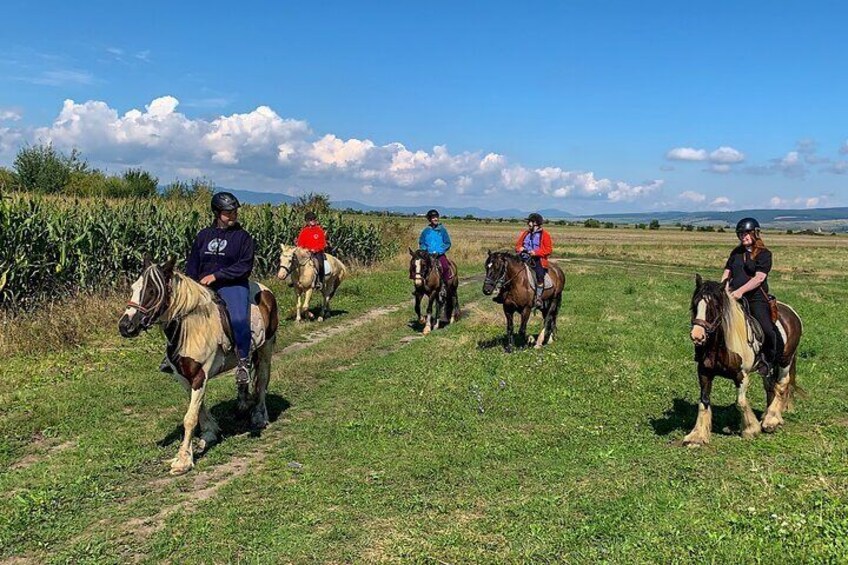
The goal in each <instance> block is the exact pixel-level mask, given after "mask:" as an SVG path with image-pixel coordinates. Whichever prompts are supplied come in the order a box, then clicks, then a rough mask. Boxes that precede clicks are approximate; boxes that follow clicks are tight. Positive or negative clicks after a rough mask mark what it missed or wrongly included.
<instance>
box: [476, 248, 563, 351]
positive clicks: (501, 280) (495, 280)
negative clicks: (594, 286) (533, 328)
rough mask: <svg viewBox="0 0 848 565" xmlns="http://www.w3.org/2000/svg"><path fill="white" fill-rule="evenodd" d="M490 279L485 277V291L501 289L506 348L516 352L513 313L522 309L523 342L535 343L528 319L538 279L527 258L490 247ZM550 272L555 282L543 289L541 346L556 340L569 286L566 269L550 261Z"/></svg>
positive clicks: (520, 331)
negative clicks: (565, 290) (529, 334)
mask: <svg viewBox="0 0 848 565" xmlns="http://www.w3.org/2000/svg"><path fill="white" fill-rule="evenodd" d="M485 267H486V280H485V281H483V294H485V295H486V296H489V295H490V294H492V293H493V292H494V291H495V290H499V292H498V295H497V296H496V297H495V298H494V300H495V302H500V303H501V304H503V312H504V316H505V317H506V350H507V352H512V347H513V344H512V337H513V324H514V321H513V317H514V316H515V313H516V312H518V313H519V314H520V315H521V326H520V327H519V329H518V339H519V343H521V344H522V345H523V344H524V343H525V342H527V343H532V342H533V339H532V338H530V339H529V340H528V338H527V320H528V319H529V318H530V313H531V312H532V311H533V304H534V302H535V299H536V295H535V287H536V280H535V277H534V275H532V274H531V272H530V270H529V269H528V268H527V266H526V265H525V264H524V262H523V261H522V260H521V259H520V258H519V257H518V255H513V254H512V253H504V252H496V253H492V252H491V251H489V255H488V257H486V265H485ZM548 274H549V275H550V277H551V282H552V283H553V286H552V287H551V288H547V289H545V290H544V291H543V292H542V331H541V332H539V336H538V337H537V338H536V340H535V348H536V349H541V347H542V345H544V344H545V339H547V340H548V341H547V342H548V343H551V342H553V340H554V335H555V334H556V331H557V315H558V314H559V308H560V305H561V304H562V291H563V288H565V273H563V272H562V269H561V268H560V267H559V266H558V265H555V264H554V263H553V262H551V263H550V267H549V268H548Z"/></svg>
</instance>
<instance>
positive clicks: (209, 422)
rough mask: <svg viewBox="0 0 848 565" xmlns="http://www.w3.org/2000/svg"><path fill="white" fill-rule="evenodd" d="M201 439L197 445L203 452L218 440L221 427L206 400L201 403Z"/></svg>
mask: <svg viewBox="0 0 848 565" xmlns="http://www.w3.org/2000/svg"><path fill="white" fill-rule="evenodd" d="M199 417H200V441H199V443H198V446H197V450H198V453H203V452H204V451H206V450H207V449H209V447H210V446H211V445H213V444H214V443H215V442H217V441H218V434H219V433H220V432H221V428H220V427H219V426H218V421H217V420H216V419H215V417H214V416H213V415H212V413H211V412H210V411H209V406H208V404H207V403H206V401H205V400H204V402H203V404H201V405H200V414H199Z"/></svg>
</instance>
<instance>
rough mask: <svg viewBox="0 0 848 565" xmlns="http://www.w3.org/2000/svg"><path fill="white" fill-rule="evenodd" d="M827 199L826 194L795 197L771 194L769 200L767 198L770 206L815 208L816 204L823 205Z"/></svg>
mask: <svg viewBox="0 0 848 565" xmlns="http://www.w3.org/2000/svg"><path fill="white" fill-rule="evenodd" d="M827 200H828V197H827V196H826V195H821V196H799V197H796V198H781V197H779V196H773V197H772V198H771V200H769V205H770V206H771V207H772V208H789V207H803V208H815V207H817V206H821V205H824V204H825V203H826V202H827Z"/></svg>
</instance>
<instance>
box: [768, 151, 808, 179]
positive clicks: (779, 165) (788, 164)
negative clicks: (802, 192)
mask: <svg viewBox="0 0 848 565" xmlns="http://www.w3.org/2000/svg"><path fill="white" fill-rule="evenodd" d="M772 168H773V169H774V170H776V171H778V172H780V173H783V174H784V175H786V176H787V177H792V178H800V177H803V176H805V175H806V174H807V167H806V166H805V164H804V161H803V160H802V159H801V154H800V153H799V152H798V151H790V152H789V153H787V154H786V155H784V156H783V157H781V158H779V159H772Z"/></svg>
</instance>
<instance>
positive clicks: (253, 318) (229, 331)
mask: <svg viewBox="0 0 848 565" xmlns="http://www.w3.org/2000/svg"><path fill="white" fill-rule="evenodd" d="M250 296H251V304H250V351H251V353H252V352H254V351H256V350H257V349H259V348H260V347H262V345H263V344H264V343H265V319H264V318H263V317H262V313H261V312H260V311H259V305H258V304H256V302H255V297H256V296H259V288H258V286H257V285H256V283H255V282H253V281H251V282H250ZM215 304H216V305H217V306H218V314H219V315H220V316H221V325H222V326H223V328H224V336H225V337H226V338H227V340H228V341H229V344H224V343H222V344H221V345H222V346H225V345H229V347H227V348H225V349H228V350H229V349H232V348H233V344H234V343H235V338H234V336H233V327H232V324H231V323H230V313H229V311H228V310H227V304H226V303H225V302H224V301H223V300H222V299H221V298H220V297H219V296H218V295H217V294H216V295H215Z"/></svg>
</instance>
